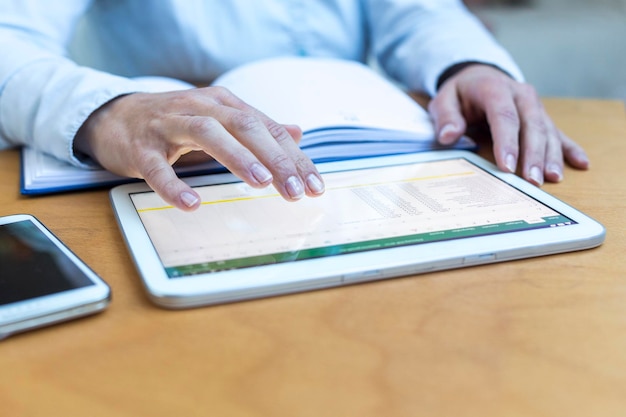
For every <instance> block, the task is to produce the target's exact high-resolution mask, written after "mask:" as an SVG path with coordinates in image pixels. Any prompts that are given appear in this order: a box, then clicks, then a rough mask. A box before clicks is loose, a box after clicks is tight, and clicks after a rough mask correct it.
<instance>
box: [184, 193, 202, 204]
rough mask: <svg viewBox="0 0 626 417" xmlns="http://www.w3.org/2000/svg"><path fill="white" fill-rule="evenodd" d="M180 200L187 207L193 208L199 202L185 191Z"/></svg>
mask: <svg viewBox="0 0 626 417" xmlns="http://www.w3.org/2000/svg"><path fill="white" fill-rule="evenodd" d="M180 199H181V200H182V202H183V203H184V204H185V205H186V206H187V207H193V206H195V205H196V204H198V201H200V199H199V198H198V197H196V196H195V195H194V194H192V193H190V192H187V191H185V192H183V193H181V194H180Z"/></svg>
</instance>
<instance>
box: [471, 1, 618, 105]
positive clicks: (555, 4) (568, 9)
mask: <svg viewBox="0 0 626 417" xmlns="http://www.w3.org/2000/svg"><path fill="white" fill-rule="evenodd" d="M465 3H466V4H467V5H468V6H469V7H470V8H471V9H472V10H473V11H474V12H475V13H476V14H477V15H478V16H479V17H480V18H481V20H482V21H483V22H484V23H485V25H486V26H487V27H488V28H489V29H490V30H491V31H492V33H493V34H494V36H495V37H496V39H498V41H499V42H500V43H501V44H502V45H504V47H505V48H507V49H508V51H509V52H510V53H511V54H512V55H513V57H514V58H515V60H516V61H517V63H518V64H519V65H520V67H521V69H522V71H523V72H524V74H525V75H526V79H527V81H528V82H529V83H531V84H533V85H534V86H535V87H536V88H537V90H538V92H539V94H540V95H541V96H543V97H582V98H608V99H620V100H624V101H626V0H465Z"/></svg>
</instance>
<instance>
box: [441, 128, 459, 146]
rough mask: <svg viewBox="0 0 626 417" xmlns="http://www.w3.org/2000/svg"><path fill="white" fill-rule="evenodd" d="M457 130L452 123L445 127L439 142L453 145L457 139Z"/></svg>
mask: <svg viewBox="0 0 626 417" xmlns="http://www.w3.org/2000/svg"><path fill="white" fill-rule="evenodd" d="M457 130H458V129H457V127H456V126H455V125H454V124H452V123H448V124H446V125H444V126H443V127H442V128H441V130H440V131H439V142H441V143H442V144H444V145H448V144H451V143H452V142H454V140H455V139H456V133H457Z"/></svg>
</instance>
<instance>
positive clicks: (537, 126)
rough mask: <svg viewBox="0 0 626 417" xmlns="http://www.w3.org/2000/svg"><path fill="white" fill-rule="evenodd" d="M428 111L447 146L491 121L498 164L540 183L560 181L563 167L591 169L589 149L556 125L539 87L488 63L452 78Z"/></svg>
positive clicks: (489, 124) (472, 67)
mask: <svg viewBox="0 0 626 417" xmlns="http://www.w3.org/2000/svg"><path fill="white" fill-rule="evenodd" d="M428 110H429V112H430V114H431V116H432V117H433V120H434V123H435V131H436V132H437V137H438V140H439V142H440V143H442V144H452V143H454V142H456V141H457V140H458V139H459V138H460V137H461V136H462V135H463V134H464V133H465V131H466V129H467V127H468V126H470V125H474V124H477V123H485V122H486V123H487V124H488V127H489V130H490V132H491V137H492V138H493V152H494V157H495V161H496V164H497V165H498V167H499V168H500V169H502V170H504V171H508V172H516V170H517V168H518V162H519V163H520V173H521V175H522V177H523V178H525V179H526V180H528V181H530V182H532V183H533V184H535V185H542V184H543V182H544V180H546V181H550V182H558V181H560V180H561V179H562V178H563V165H564V161H567V162H568V163H569V164H570V165H571V166H572V167H574V168H578V169H587V168H588V167H589V159H588V157H587V155H586V153H585V151H584V150H583V148H582V147H581V146H580V145H578V144H576V143H575V142H574V141H573V140H572V139H570V138H568V137H567V136H566V135H565V134H563V132H561V131H560V130H559V129H557V127H556V126H555V125H554V123H553V122H552V120H551V119H550V117H549V116H548V114H547V113H546V111H545V109H544V107H543V105H542V103H541V100H540V98H539V96H538V95H537V93H536V91H535V89H534V88H533V87H532V86H530V85H528V84H525V83H520V82H518V81H515V80H514V79H512V78H511V77H509V76H508V75H507V74H505V73H504V72H502V71H500V70H498V69H496V68H494V67H491V66H488V65H482V64H473V65H470V66H468V67H466V68H464V69H462V70H461V71H459V72H458V73H456V74H454V75H453V76H451V77H450V78H449V79H447V80H446V81H445V82H444V83H443V85H442V86H441V88H440V89H439V92H438V93H437V95H436V96H435V97H434V98H433V99H432V100H431V101H430V103H429V106H428Z"/></svg>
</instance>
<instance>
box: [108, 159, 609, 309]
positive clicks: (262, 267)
mask: <svg viewBox="0 0 626 417" xmlns="http://www.w3.org/2000/svg"><path fill="white" fill-rule="evenodd" d="M318 167H319V170H320V172H321V173H322V174H323V176H324V179H325V182H326V192H325V194H324V195H323V196H321V197H317V198H304V199H302V200H300V201H298V202H295V203H294V202H287V201H285V200H283V199H282V198H281V197H280V196H279V194H278V193H277V192H276V191H275V190H274V189H273V188H272V187H268V188H265V189H261V190H258V189H253V188H251V187H250V186H248V185H246V184H245V183H243V182H241V181H239V180H238V179H237V178H236V177H234V176H232V175H231V174H218V175H210V176H203V177H195V178H188V179H186V181H187V182H188V183H189V184H190V185H192V186H193V187H195V190H196V191H197V192H198V193H199V194H200V196H201V197H202V205H201V207H200V208H199V209H198V210H196V211H195V212H192V213H187V212H183V211H181V210H178V209H176V208H174V207H172V206H170V205H168V204H166V203H165V202H164V201H163V200H162V199H161V198H160V197H159V196H158V195H156V193H154V192H153V191H151V190H150V189H149V188H148V187H147V186H146V185H145V184H143V183H135V184H126V185H122V186H118V187H116V188H114V189H113V190H112V191H111V201H112V204H113V208H114V211H115V214H116V216H117V220H118V222H119V226H120V229H121V231H122V234H123V236H124V238H125V240H126V244H127V246H128V248H129V250H130V253H131V255H132V258H133V259H134V262H135V264H136V266H137V269H138V271H139V275H140V276H141V278H142V280H143V283H144V284H145V287H146V289H147V292H148V294H149V295H150V298H151V299H152V300H153V301H154V302H155V303H156V304H158V305H160V306H163V307H168V308H185V307H194V306H201V305H208V304H214V303H223V302H231V301H238V300H244V299H250V298H256V297H264V296H272V295H277V294H285V293H291V292H296V291H304V290H312V289H319V288H326V287H334V286H339V285H344V284H353V283H358V282H364V281H370V280H377V279H382V278H392V277H397V276H402V275H412V274H421V273H425V272H429V271H436V270H442V269H449V268H457V267H463V266H469V265H476V264H484V263H490V262H500V261H508V260H513V259H520V258H526V257H532V256H541V255H548V254H555V253H559V252H568V251H576V250H582V249H588V248H592V247H595V246H598V245H600V244H601V243H602V242H603V241H604V236H605V230H604V228H603V226H602V225H601V224H599V223H598V222H596V221H594V220H593V219H591V218H589V217H588V216H586V215H584V214H583V213H581V212H580V211H578V210H576V209H574V208H572V207H570V206H568V205H567V204H565V203H563V202H562V201H559V200H558V199H556V198H554V197H552V196H550V195H549V194H547V193H545V192H544V191H542V190H540V189H539V188H537V187H535V186H533V185H531V184H529V183H527V182H526V181H524V180H522V179H520V178H518V177H517V176H515V175H513V174H506V173H503V172H501V171H499V170H498V169H497V168H496V167H495V166H494V165H493V164H491V163H489V162H487V161H485V160H484V159H482V158H480V157H479V156H477V155H475V154H473V153H471V152H467V151H435V152H425V153H418V154H409V155H399V156H390V157H380V158H367V159H358V160H350V161H342V162H331V163H326V164H320V165H318Z"/></svg>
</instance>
